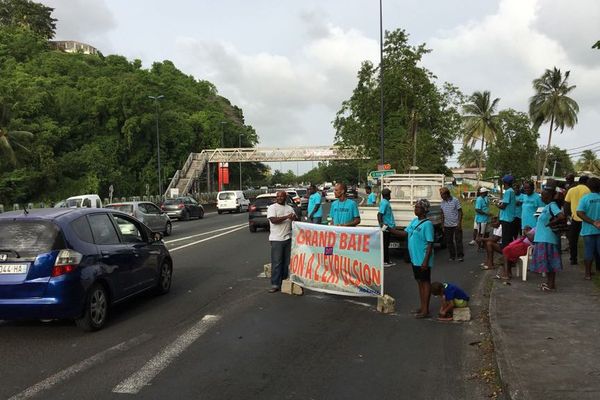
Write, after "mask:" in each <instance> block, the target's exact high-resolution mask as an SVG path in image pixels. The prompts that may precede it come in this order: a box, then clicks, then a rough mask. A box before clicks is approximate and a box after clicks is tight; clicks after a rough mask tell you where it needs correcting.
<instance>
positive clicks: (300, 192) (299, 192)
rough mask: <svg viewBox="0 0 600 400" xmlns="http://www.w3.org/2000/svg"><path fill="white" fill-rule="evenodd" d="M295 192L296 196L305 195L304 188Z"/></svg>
mask: <svg viewBox="0 0 600 400" xmlns="http://www.w3.org/2000/svg"><path fill="white" fill-rule="evenodd" d="M296 193H298V196H300V197H304V196H305V195H306V189H297V190H296Z"/></svg>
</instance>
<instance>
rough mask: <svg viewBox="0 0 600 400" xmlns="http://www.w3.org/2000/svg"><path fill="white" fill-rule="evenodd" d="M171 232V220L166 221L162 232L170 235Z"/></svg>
mask: <svg viewBox="0 0 600 400" xmlns="http://www.w3.org/2000/svg"><path fill="white" fill-rule="evenodd" d="M171 232H173V225H171V221H169V222H167V225H166V226H165V231H164V232H163V233H164V234H165V236H170V235H171Z"/></svg>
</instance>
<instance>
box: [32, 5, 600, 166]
mask: <svg viewBox="0 0 600 400" xmlns="http://www.w3.org/2000/svg"><path fill="white" fill-rule="evenodd" d="M41 2H42V3H44V4H46V5H48V6H50V7H53V8H55V11H54V13H53V16H54V17H55V18H57V19H58V23H57V30H56V39H57V40H78V41H82V42H85V43H88V44H90V45H92V46H95V47H97V48H98V49H99V50H100V51H101V52H102V53H103V54H105V55H107V54H120V55H124V56H126V57H128V58H129V59H140V60H142V62H143V65H144V67H150V66H151V64H152V62H154V61H162V60H171V61H173V62H174V63H175V65H176V66H177V67H178V68H179V69H181V70H182V71H183V72H185V73H187V74H191V75H193V76H194V77H196V78H197V79H200V80H208V81H210V82H212V83H213V84H215V85H216V87H217V90H218V92H219V94H221V95H222V96H224V97H226V98H228V99H229V100H230V101H231V102H232V103H233V104H235V105H237V106H239V107H241V108H242V110H243V112H244V115H245V118H246V123H247V124H250V125H252V126H253V127H254V128H255V129H256V131H257V133H258V135H259V139H260V143H259V146H263V147H285V146H306V145H331V144H332V143H333V139H334V135H335V130H334V129H333V126H332V121H333V120H334V118H335V114H336V112H337V111H338V110H339V109H340V108H341V103H342V102H343V101H344V100H346V99H348V98H349V97H350V96H351V94H352V91H353V89H354V88H355V87H356V83H357V77H356V75H357V72H358V70H359V68H360V64H361V62H363V61H365V60H371V61H372V62H373V63H375V64H377V63H378V62H379V1H377V0H327V1H323V0H302V1H298V0H297V1H291V0H278V1H276V0H252V1H248V0H220V1H209V0H195V1H194V0H172V1H168V2H167V1H164V0H41ZM598 21H600V1H598V0H577V1H570V0H429V1H422V0H383V29H384V30H388V31H391V30H395V29H399V28H402V29H405V30H406V31H407V32H408V34H409V35H410V42H411V44H413V45H418V44H421V43H426V45H427V46H428V47H429V48H430V49H432V50H433V51H432V52H431V53H430V54H428V55H426V56H425V57H424V60H423V66H425V67H426V68H428V69H429V70H431V71H432V72H433V73H434V74H435V75H436V76H437V83H438V84H439V85H440V86H441V85H442V84H443V83H444V82H450V83H452V84H454V85H456V86H458V87H459V89H460V90H461V91H462V92H463V93H465V94H467V95H470V94H472V93H473V92H474V91H483V90H489V91H490V92H491V94H492V97H493V98H496V97H498V98H500V103H499V109H506V108H514V109H516V110H519V111H524V112H526V111H527V109H528V100H529V98H530V97H531V96H532V95H533V94H534V92H533V89H532V86H531V82H532V80H533V79H535V78H538V77H540V76H541V75H542V74H543V73H544V70H545V69H551V68H553V67H555V66H556V67H557V68H559V69H561V70H562V71H567V70H568V71H571V75H570V78H569V82H570V84H572V85H576V86H577V88H576V89H575V90H574V91H573V92H572V93H571V96H572V97H573V98H574V99H575V100H576V101H577V102H578V103H579V106H580V112H579V115H578V119H579V123H578V124H577V125H576V126H575V128H574V129H573V130H571V129H565V131H564V132H563V133H562V134H559V133H555V134H553V137H552V144H553V145H557V146H559V147H561V148H564V149H567V151H568V152H569V153H570V154H572V155H573V158H574V159H577V158H578V155H579V154H580V152H581V151H582V150H584V149H592V150H594V151H596V154H597V155H599V156H600V135H599V128H598V127H600V50H594V49H592V48H591V46H592V45H593V44H594V43H595V42H596V41H598V40H600V29H598V27H599V26H600V25H599V22H598ZM548 129H549V127H548V126H542V128H541V129H540V139H539V143H540V144H543V145H544V146H545V145H546V143H547V140H548ZM455 147H456V151H458V149H459V147H460V146H459V145H457V146H455ZM455 160H456V155H455V157H453V158H452V159H451V160H450V163H449V165H451V166H452V165H455V164H456V163H455ZM277 164H279V163H277ZM274 168H279V166H278V165H276V166H275V167H274ZM283 168H284V169H286V170H287V169H288V168H289V169H292V170H295V169H296V168H294V166H288V167H286V166H283ZM309 168H310V164H308V165H307V164H303V165H302V167H301V168H300V172H304V171H305V170H306V169H309ZM294 172H295V171H294Z"/></svg>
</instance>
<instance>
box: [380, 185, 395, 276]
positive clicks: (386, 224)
mask: <svg viewBox="0 0 600 400" xmlns="http://www.w3.org/2000/svg"><path fill="white" fill-rule="evenodd" d="M391 195H392V192H391V190H390V189H388V188H384V189H383V190H382V191H381V201H380V202H379V212H378V213H377V220H378V221H379V226H380V227H381V230H382V231H383V266H384V267H386V268H387V267H392V266H394V263H393V262H392V261H391V260H390V236H391V233H390V231H388V229H387V228H395V227H396V221H395V220H394V214H393V213H392V205H391V204H390V197H391Z"/></svg>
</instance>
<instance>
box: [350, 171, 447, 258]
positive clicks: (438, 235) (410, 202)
mask: <svg viewBox="0 0 600 400" xmlns="http://www.w3.org/2000/svg"><path fill="white" fill-rule="evenodd" d="M443 186H444V175H442V174H394V175H387V176H384V177H383V178H382V180H381V188H382V189H383V188H388V189H390V191H391V196H390V203H391V205H392V212H393V213H394V219H395V221H396V227H397V228H404V227H406V226H407V225H408V224H409V223H410V221H412V220H413V219H414V218H415V213H414V204H415V202H416V201H417V200H419V199H427V200H429V203H430V204H431V207H430V209H429V213H428V214H427V218H429V220H430V221H431V222H432V223H433V226H434V227H435V241H436V243H440V244H441V243H442V210H441V208H440V204H441V203H442V198H441V197H440V188H442V187H443ZM378 209H379V206H366V205H362V206H359V207H358V211H359V212H360V225H361V226H379V222H378V220H377V212H378ZM390 248H406V241H399V240H398V238H396V237H395V236H393V235H392V239H391V242H390Z"/></svg>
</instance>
